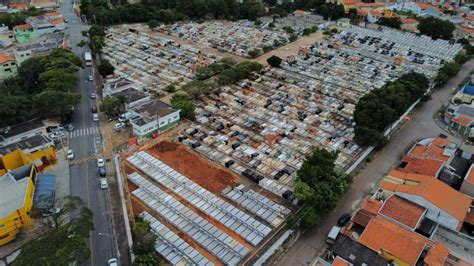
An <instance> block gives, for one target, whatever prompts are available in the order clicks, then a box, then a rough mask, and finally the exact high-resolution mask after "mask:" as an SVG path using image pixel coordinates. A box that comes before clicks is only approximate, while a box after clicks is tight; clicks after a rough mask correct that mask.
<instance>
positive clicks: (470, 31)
mask: <svg viewBox="0 0 474 266" xmlns="http://www.w3.org/2000/svg"><path fill="white" fill-rule="evenodd" d="M458 29H460V30H462V31H464V32H466V33H467V34H469V35H474V28H471V27H467V26H464V25H461V26H459V27H458Z"/></svg>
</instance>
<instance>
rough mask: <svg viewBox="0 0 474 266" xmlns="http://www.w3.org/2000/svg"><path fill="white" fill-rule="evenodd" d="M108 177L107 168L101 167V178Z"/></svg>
mask: <svg viewBox="0 0 474 266" xmlns="http://www.w3.org/2000/svg"><path fill="white" fill-rule="evenodd" d="M106 175H107V173H106V172H105V167H104V166H101V167H99V176H100V177H105V176H106Z"/></svg>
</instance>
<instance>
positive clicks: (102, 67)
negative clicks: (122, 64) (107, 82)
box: [97, 59, 115, 77]
mask: <svg viewBox="0 0 474 266" xmlns="http://www.w3.org/2000/svg"><path fill="white" fill-rule="evenodd" d="M97 70H99V73H100V75H101V76H102V77H107V76H108V75H112V74H114V71H115V67H114V66H113V65H112V64H110V62H109V60H107V59H102V60H100V64H99V66H98V67H97Z"/></svg>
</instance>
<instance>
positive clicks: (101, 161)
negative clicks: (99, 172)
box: [97, 157, 105, 167]
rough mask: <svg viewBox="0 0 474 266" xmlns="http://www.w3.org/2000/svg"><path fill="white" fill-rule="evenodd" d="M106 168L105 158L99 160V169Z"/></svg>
mask: <svg viewBox="0 0 474 266" xmlns="http://www.w3.org/2000/svg"><path fill="white" fill-rule="evenodd" d="M104 166H105V160H104V157H99V158H97V167H104Z"/></svg>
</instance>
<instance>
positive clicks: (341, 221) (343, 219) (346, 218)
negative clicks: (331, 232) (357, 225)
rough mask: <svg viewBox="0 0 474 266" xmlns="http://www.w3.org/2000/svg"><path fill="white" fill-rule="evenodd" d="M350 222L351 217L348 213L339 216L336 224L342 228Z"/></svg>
mask: <svg viewBox="0 0 474 266" xmlns="http://www.w3.org/2000/svg"><path fill="white" fill-rule="evenodd" d="M350 220H351V215H350V214H349V213H344V214H343V215H341V217H340V218H339V220H338V221H337V224H338V225H339V226H344V225H346V224H347V223H348V222H349V221H350Z"/></svg>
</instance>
